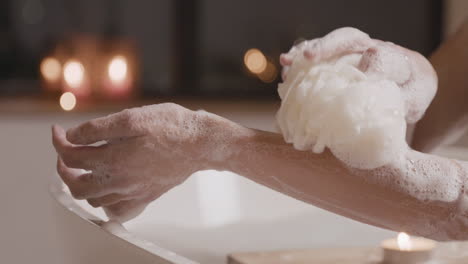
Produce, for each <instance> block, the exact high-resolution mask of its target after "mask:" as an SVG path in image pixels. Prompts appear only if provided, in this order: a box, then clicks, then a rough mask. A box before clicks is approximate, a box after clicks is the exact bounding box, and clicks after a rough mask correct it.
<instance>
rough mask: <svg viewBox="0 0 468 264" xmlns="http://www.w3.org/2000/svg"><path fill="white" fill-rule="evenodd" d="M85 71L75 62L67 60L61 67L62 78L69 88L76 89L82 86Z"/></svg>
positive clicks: (80, 64) (81, 65) (79, 63)
mask: <svg viewBox="0 0 468 264" xmlns="http://www.w3.org/2000/svg"><path fill="white" fill-rule="evenodd" d="M84 73H85V69H84V67H83V64H82V63H81V62H79V61H77V60H69V61H68V62H67V63H65V65H64V67H63V78H64V80H65V82H66V83H67V85H68V86H70V87H71V88H75V89H76V88H78V87H80V86H81V85H82V84H83V79H84Z"/></svg>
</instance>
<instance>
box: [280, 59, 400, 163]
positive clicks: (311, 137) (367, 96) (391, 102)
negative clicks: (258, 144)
mask: <svg viewBox="0 0 468 264" xmlns="http://www.w3.org/2000/svg"><path fill="white" fill-rule="evenodd" d="M361 56H362V55H360V54H351V55H346V56H342V57H340V58H333V59H330V60H328V61H325V62H321V63H318V64H317V63H314V62H311V61H310V60H307V59H305V58H304V57H303V56H296V57H295V59H294V61H293V63H292V65H291V67H290V69H289V71H288V75H287V79H286V81H285V82H283V83H281V84H279V87H278V93H279V95H280V97H281V100H282V102H281V107H280V109H279V111H278V113H277V116H276V119H277V123H278V127H279V130H280V132H281V133H282V134H283V136H284V139H285V141H286V142H288V143H293V144H294V147H295V148H296V149H298V150H312V151H313V152H315V153H321V152H323V151H324V149H325V148H329V149H330V151H331V152H332V153H333V154H334V155H335V156H336V157H337V158H338V159H339V160H341V161H342V162H344V163H345V164H347V165H348V166H350V167H353V168H359V169H374V168H377V167H380V166H383V165H386V164H388V163H392V162H396V161H398V159H400V158H401V156H402V154H403V153H404V152H405V151H406V150H407V149H408V145H407V143H406V140H405V137H406V122H405V104H404V98H403V95H402V92H401V90H400V88H399V87H398V86H397V84H396V83H395V82H394V81H391V80H389V79H386V78H384V77H376V76H368V75H366V74H364V73H363V72H361V71H360V70H359V69H358V68H357V65H358V63H359V61H360V59H361Z"/></svg>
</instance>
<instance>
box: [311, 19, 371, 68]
mask: <svg viewBox="0 0 468 264" xmlns="http://www.w3.org/2000/svg"><path fill="white" fill-rule="evenodd" d="M373 45H375V43H374V41H373V40H372V39H371V38H370V37H369V35H367V34H366V33H364V32H362V31H360V30H358V29H355V28H350V27H345V28H339V29H337V30H334V31H332V32H330V33H329V34H327V35H326V36H325V37H323V38H321V39H319V41H316V42H313V43H310V44H309V45H307V46H306V47H305V49H304V51H303V53H304V57H306V58H307V59H309V60H314V61H319V60H327V59H330V58H333V57H338V56H343V55H346V54H351V53H357V52H364V51H365V50H367V49H368V48H369V47H371V46H373Z"/></svg>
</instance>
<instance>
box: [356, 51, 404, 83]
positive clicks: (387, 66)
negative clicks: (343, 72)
mask: <svg viewBox="0 0 468 264" xmlns="http://www.w3.org/2000/svg"><path fill="white" fill-rule="evenodd" d="M358 68H359V69H360V70H361V71H362V72H364V73H366V74H367V75H368V76H371V75H375V76H384V77H385V78H386V79H389V80H392V81H394V82H396V83H397V84H399V85H402V84H404V83H406V82H407V81H409V79H410V78H411V67H410V63H409V59H408V56H406V54H405V53H403V52H402V50H401V49H400V48H399V47H398V46H396V45H394V44H389V43H382V44H378V45H376V46H374V47H371V48H369V49H367V50H366V51H365V52H364V53H363V55H362V58H361V60H360V62H359V65H358Z"/></svg>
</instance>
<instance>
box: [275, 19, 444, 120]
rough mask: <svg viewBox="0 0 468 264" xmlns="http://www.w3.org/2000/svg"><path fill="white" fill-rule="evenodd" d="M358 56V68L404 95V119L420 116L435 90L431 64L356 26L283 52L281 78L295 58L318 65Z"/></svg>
mask: <svg viewBox="0 0 468 264" xmlns="http://www.w3.org/2000/svg"><path fill="white" fill-rule="evenodd" d="M352 54H355V55H357V54H358V55H361V56H362V58H361V59H360V61H359V65H357V66H358V68H359V69H360V70H361V71H362V72H364V73H366V74H367V75H369V76H379V75H380V76H383V75H385V78H387V79H390V80H393V81H395V82H396V83H397V84H398V86H399V87H400V88H401V90H402V92H403V95H404V96H405V104H406V114H405V116H406V121H407V122H408V123H415V122H417V121H418V120H419V119H421V117H422V115H423V114H424V112H425V110H426V109H427V107H428V106H429V104H430V103H431V101H432V99H433V98H434V95H435V93H436V90H437V75H436V74H435V71H434V69H433V68H432V66H431V64H430V63H429V62H428V60H427V59H426V58H424V56H422V55H421V54H419V53H418V52H415V51H412V50H409V49H406V48H403V47H401V46H398V45H395V44H393V43H390V42H384V41H381V40H377V39H371V38H370V37H369V35H368V34H366V33H364V32H362V31H360V30H358V29H355V28H340V29H337V30H334V31H332V32H330V33H329V34H327V35H325V36H324V37H323V38H317V39H313V40H310V41H303V42H301V43H300V44H298V45H296V46H293V47H292V48H291V50H290V51H289V52H288V53H285V54H282V55H281V57H280V62H281V64H282V66H283V74H282V76H283V79H286V78H287V75H288V71H289V69H290V68H291V65H292V63H293V61H294V59H296V58H297V57H302V56H303V57H304V58H305V59H306V60H307V61H310V62H312V63H314V64H319V63H322V62H325V61H329V60H333V59H336V58H339V57H343V56H347V55H352Z"/></svg>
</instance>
